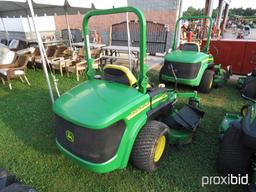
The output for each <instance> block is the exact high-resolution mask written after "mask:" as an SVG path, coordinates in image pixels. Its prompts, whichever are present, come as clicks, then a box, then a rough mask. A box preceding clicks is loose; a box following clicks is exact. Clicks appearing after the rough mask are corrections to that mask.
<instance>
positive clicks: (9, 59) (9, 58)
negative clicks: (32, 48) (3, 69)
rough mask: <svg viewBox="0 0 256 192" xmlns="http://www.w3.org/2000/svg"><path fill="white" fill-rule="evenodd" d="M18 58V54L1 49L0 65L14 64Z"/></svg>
mask: <svg viewBox="0 0 256 192" xmlns="http://www.w3.org/2000/svg"><path fill="white" fill-rule="evenodd" d="M15 58H16V53H15V52H14V51H10V49H8V48H1V49H0V64H12V63H14V61H15Z"/></svg>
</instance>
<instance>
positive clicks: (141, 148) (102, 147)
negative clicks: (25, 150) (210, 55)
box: [53, 7, 203, 173]
mask: <svg viewBox="0 0 256 192" xmlns="http://www.w3.org/2000/svg"><path fill="white" fill-rule="evenodd" d="M124 12H133V13H135V14H136V15H137V16H138V18H139V24H140V71H139V75H138V80H137V78H136V77H135V76H134V75H133V74H132V73H131V71H130V70H129V69H128V68H126V67H124V66H120V65H110V64H109V65H106V66H105V67H104V68H103V74H102V75H101V76H99V75H97V76H95V70H94V69H93V67H92V66H93V65H92V64H93V60H92V59H91V55H90V48H89V29H88V22H89V18H90V17H92V16H97V15H107V14H114V13H124ZM83 29H84V37H85V50H86V53H87V54H86V59H87V64H88V67H87V70H86V75H87V78H88V80H87V81H86V82H84V83H82V84H80V85H78V86H77V87H75V88H73V89H71V90H70V91H68V92H66V93H65V94H63V95H62V96H61V97H59V98H58V99H57V100H56V101H55V103H54V105H53V110H54V112H55V114H56V137H57V138H56V142H57V145H58V147H59V148H60V150H61V151H62V152H63V154H65V155H66V156H67V157H69V158H71V159H72V160H74V161H76V162H77V163H79V164H80V165H82V166H83V167H85V168H86V169H89V170H91V171H94V172H98V173H105V172H110V171H113V170H115V169H121V168H125V167H126V166H127V164H128V161H129V160H130V161H131V162H132V163H133V165H134V166H136V167H138V168H140V169H142V170H145V171H149V172H151V171H154V170H156V169H157V168H158V167H159V165H160V164H161V162H162V160H163V159H164V157H165V156H166V155H167V152H168V147H169V144H176V143H188V142H190V141H191V138H192V136H193V134H194V132H195V129H196V127H197V126H198V124H199V123H200V121H201V119H202V117H203V112H202V111H200V110H199V109H198V103H199V97H198V96H197V93H196V92H192V93H177V92H176V91H175V90H172V89H167V88H165V86H164V85H163V84H162V85H161V84H160V85H159V86H158V87H152V86H151V85H150V84H149V83H148V77H147V68H148V66H147V65H146V64H145V63H144V60H145V56H146V22H145V18H144V15H143V14H142V12H141V11H140V10H139V9H137V8H133V7H123V8H114V9H109V10H95V11H90V12H88V13H87V14H86V15H85V16H84V25H83ZM178 98H187V99H188V100H189V105H185V106H184V107H183V108H182V109H181V110H177V109H175V103H176V102H177V100H178ZM165 120H171V121H173V122H174V124H175V127H173V126H172V124H168V122H167V123H165Z"/></svg>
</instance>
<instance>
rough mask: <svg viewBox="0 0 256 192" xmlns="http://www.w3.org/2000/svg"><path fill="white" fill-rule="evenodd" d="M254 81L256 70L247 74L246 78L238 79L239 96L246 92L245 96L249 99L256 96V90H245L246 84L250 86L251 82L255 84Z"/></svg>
mask: <svg viewBox="0 0 256 192" xmlns="http://www.w3.org/2000/svg"><path fill="white" fill-rule="evenodd" d="M255 79H256V68H255V69H254V70H253V71H252V72H251V73H249V74H248V75H247V76H246V77H239V78H238V83H237V87H238V89H240V92H241V94H242V95H243V94H244V92H245V91H247V95H248V96H249V97H253V96H254V95H256V89H250V90H248V89H245V88H246V87H247V85H248V84H250V83H251V82H254V83H256V81H255Z"/></svg>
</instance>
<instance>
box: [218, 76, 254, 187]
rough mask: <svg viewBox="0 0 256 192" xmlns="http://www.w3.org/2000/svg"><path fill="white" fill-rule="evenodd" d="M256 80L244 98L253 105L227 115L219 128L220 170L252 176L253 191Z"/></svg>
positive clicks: (246, 91) (249, 84) (247, 87)
mask: <svg viewBox="0 0 256 192" xmlns="http://www.w3.org/2000/svg"><path fill="white" fill-rule="evenodd" d="M251 90H256V79H254V80H252V81H250V83H247V84H246V86H245V87H244V92H243V95H242V96H243V97H244V98H245V99H247V100H250V101H251V102H252V103H250V104H247V105H245V106H243V107H242V109H241V114H240V115H238V114H226V115H225V117H224V119H223V121H222V123H221V125H220V130H219V132H220V140H221V146H220V152H219V155H218V160H217V168H218V169H219V171H220V172H222V173H224V174H236V175H238V174H240V175H245V174H249V175H250V180H251V184H250V186H249V191H250V192H256V104H255V103H256V92H255V91H254V94H252V92H251Z"/></svg>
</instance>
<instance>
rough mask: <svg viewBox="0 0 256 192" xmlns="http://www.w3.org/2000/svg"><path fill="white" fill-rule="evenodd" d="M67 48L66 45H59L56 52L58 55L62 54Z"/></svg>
mask: <svg viewBox="0 0 256 192" xmlns="http://www.w3.org/2000/svg"><path fill="white" fill-rule="evenodd" d="M66 49H67V47H66V46H59V47H58V48H57V50H56V53H55V55H56V57H59V56H61V54H63V52H64V51H65V50H66Z"/></svg>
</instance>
